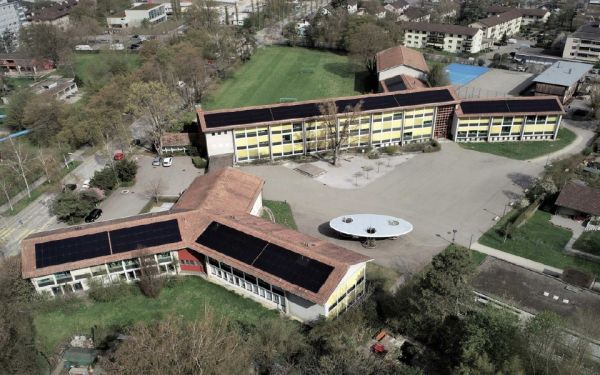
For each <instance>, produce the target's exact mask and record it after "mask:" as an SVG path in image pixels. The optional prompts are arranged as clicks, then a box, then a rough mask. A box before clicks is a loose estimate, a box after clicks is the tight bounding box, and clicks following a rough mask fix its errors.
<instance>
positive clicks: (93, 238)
mask: <svg viewBox="0 0 600 375" xmlns="http://www.w3.org/2000/svg"><path fill="white" fill-rule="evenodd" d="M104 255H110V245H109V242H108V233H107V232H101V233H95V234H88V235H85V236H80V237H73V238H65V239H64V240H56V241H49V242H43V243H38V244H35V267H36V268H42V267H49V266H55V265H57V264H63V263H69V262H76V261H79V260H84V259H90V258H95V257H100V256H104Z"/></svg>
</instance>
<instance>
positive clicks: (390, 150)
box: [381, 146, 400, 156]
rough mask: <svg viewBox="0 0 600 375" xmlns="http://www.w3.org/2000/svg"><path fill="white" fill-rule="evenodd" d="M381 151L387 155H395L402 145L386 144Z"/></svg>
mask: <svg viewBox="0 0 600 375" xmlns="http://www.w3.org/2000/svg"><path fill="white" fill-rule="evenodd" d="M381 151H382V152H383V153H385V154H387V155H390V156H392V155H395V154H397V153H398V152H399V151H400V147H398V146H385V147H383V148H382V149H381Z"/></svg>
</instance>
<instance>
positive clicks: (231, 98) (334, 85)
mask: <svg viewBox="0 0 600 375" xmlns="http://www.w3.org/2000/svg"><path fill="white" fill-rule="evenodd" d="M367 76H368V74H367V72H366V70H365V69H364V68H363V67H362V66H358V65H356V64H354V63H353V62H351V61H350V58H349V57H348V56H346V55H342V54H336V53H332V52H328V51H321V50H313V49H307V48H299V47H280V46H277V47H266V48H261V49H259V50H258V51H257V52H256V54H255V55H254V56H252V59H251V60H250V61H248V62H247V63H245V64H244V65H242V66H241V67H240V68H239V69H238V70H237V71H236V72H235V73H234V75H233V77H232V78H229V79H227V80H225V81H224V82H223V83H222V84H220V86H219V87H217V88H216V89H215V90H214V91H212V92H211V93H210V94H209V95H208V97H207V99H206V100H205V102H204V103H202V106H203V107H204V108H205V109H218V108H234V107H242V106H249V105H260V104H270V103H279V102H280V101H295V100H307V99H318V98H327V97H334V96H343V95H357V94H361V93H363V92H364V91H365V81H366V77H367Z"/></svg>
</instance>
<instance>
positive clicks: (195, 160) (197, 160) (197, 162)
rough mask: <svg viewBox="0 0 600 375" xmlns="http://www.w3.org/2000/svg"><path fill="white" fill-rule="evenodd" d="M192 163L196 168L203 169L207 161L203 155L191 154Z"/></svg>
mask: <svg viewBox="0 0 600 375" xmlns="http://www.w3.org/2000/svg"><path fill="white" fill-rule="evenodd" d="M192 164H194V167H196V168H198V169H204V168H206V166H207V165H208V162H207V161H206V159H204V158H203V157H200V156H193V157H192Z"/></svg>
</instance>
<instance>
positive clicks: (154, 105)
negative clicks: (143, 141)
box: [128, 81, 177, 154]
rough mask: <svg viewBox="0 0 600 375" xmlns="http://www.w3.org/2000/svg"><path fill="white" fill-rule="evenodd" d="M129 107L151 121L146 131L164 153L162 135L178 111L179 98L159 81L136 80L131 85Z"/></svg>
mask: <svg viewBox="0 0 600 375" xmlns="http://www.w3.org/2000/svg"><path fill="white" fill-rule="evenodd" d="M128 103H129V108H130V109H131V110H132V112H133V113H134V114H135V115H136V116H144V117H145V118H147V119H148V120H149V121H148V122H147V126H146V133H147V134H148V137H149V138H150V141H151V142H152V145H153V146H154V148H155V149H156V150H157V151H158V153H159V154H162V136H163V135H164V134H165V132H166V131H167V130H168V129H169V128H170V126H171V125H172V123H173V120H174V119H175V114H176V111H177V98H176V96H175V94H174V93H173V92H172V91H171V90H169V88H167V87H166V86H165V85H164V84H162V83H159V82H154V81H153V82H135V83H133V84H132V85H131V89H130V93H129V98H128Z"/></svg>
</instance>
